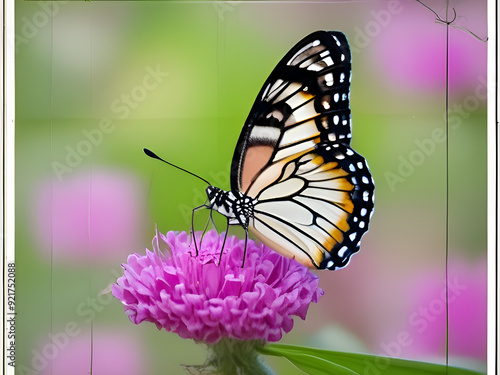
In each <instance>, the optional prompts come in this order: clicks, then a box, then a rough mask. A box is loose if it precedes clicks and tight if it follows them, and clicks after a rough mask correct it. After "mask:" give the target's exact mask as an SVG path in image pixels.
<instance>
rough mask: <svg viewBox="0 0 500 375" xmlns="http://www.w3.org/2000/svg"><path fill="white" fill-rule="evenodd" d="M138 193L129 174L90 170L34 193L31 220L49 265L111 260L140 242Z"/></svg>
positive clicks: (140, 191) (141, 213)
mask: <svg viewBox="0 0 500 375" xmlns="http://www.w3.org/2000/svg"><path fill="white" fill-rule="evenodd" d="M144 196H145V193H144V188H143V187H142V186H141V184H140V182H139V181H138V179H137V178H135V177H134V176H133V175H132V174H130V173H125V172H119V171H116V170H111V169H109V170H104V169H101V170H92V172H90V173H76V172H75V173H74V175H68V176H67V177H66V178H65V179H64V180H63V181H57V180H55V179H53V180H52V181H47V182H44V183H42V184H40V185H38V186H37V188H36V191H35V205H34V220H35V223H34V224H35V229H36V233H37V235H38V239H39V241H40V242H41V244H42V246H40V249H43V251H44V254H45V255H46V256H49V254H50V251H51V247H52V251H53V258H54V261H56V262H57V261H66V262H80V261H98V262H102V261H105V260H116V259H117V258H119V257H123V256H124V255H125V254H128V253H129V252H130V249H131V248H133V247H134V245H137V246H138V244H139V243H140V242H141V240H140V236H141V234H142V228H144V224H145V222H146V209H145V202H142V199H141V197H144Z"/></svg>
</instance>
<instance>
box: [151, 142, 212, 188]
mask: <svg viewBox="0 0 500 375" xmlns="http://www.w3.org/2000/svg"><path fill="white" fill-rule="evenodd" d="M143 151H144V153H145V154H146V155H147V156H149V157H150V158H153V159H158V160H160V161H162V162H164V163H167V164H168V165H171V166H172V167H175V168H177V169H180V170H181V171H184V172H186V173H189V174H190V175H191V176H194V177H197V178H199V179H200V180H202V181H204V182H206V183H207V184H208V185H209V186H212V184H211V183H210V182H208V181H207V180H205V179H204V178H202V177H200V176H198V175H197V174H194V173H193V172H189V171H188V170H186V169H184V168H181V167H179V166H177V165H175V164H172V163H170V162H168V161H166V160H163V159H162V158H160V157H159V156H158V155H156V154H155V153H154V152H153V151H151V150H149V149H147V148H144V149H143Z"/></svg>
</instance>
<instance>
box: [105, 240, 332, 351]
mask: <svg viewBox="0 0 500 375" xmlns="http://www.w3.org/2000/svg"><path fill="white" fill-rule="evenodd" d="M223 236H224V234H221V235H220V236H219V235H218V234H217V233H216V232H215V231H210V232H208V233H207V234H206V235H205V236H204V237H203V242H202V244H201V245H200V246H199V255H198V256H196V255H195V250H194V246H193V247H192V248H191V247H190V244H189V242H190V241H189V238H188V235H187V234H186V233H185V232H181V233H179V234H176V233H175V232H168V233H167V235H166V236H164V235H162V234H159V235H157V236H156V237H155V239H154V240H153V249H154V251H153V252H150V251H147V252H146V255H138V254H133V255H130V256H129V257H128V260H127V264H124V265H123V267H124V269H125V271H124V276H122V277H120V278H119V279H118V281H117V285H116V284H115V285H113V295H114V296H115V297H116V298H118V299H119V300H120V301H121V302H122V304H123V306H124V308H125V313H126V314H127V315H128V317H129V318H130V320H131V321H132V322H133V323H135V324H139V323H141V322H143V321H149V322H153V323H155V324H156V326H157V327H158V329H161V328H164V329H165V330H167V331H172V332H175V333H177V334H178V335H179V336H181V337H182V338H191V339H194V340H196V341H203V342H206V343H208V344H214V343H217V342H219V341H220V340H221V339H222V338H230V339H236V340H263V341H279V340H280V339H281V337H282V335H283V332H285V333H287V332H289V331H290V330H291V329H292V327H293V319H292V315H296V316H299V317H300V318H302V319H305V317H306V313H307V310H308V307H309V304H310V303H311V302H317V301H318V299H319V297H320V296H321V295H322V294H323V290H321V289H320V288H318V283H319V279H318V277H317V276H316V275H314V274H313V273H311V272H310V271H309V270H308V269H307V268H305V267H303V266H302V265H301V264H299V263H298V262H296V261H295V260H292V259H288V258H285V257H283V256H281V255H279V254H277V253H276V252H274V251H272V250H271V249H269V248H267V247H265V246H264V245H262V244H259V245H257V244H255V243H254V242H253V241H251V240H249V241H248V244H247V249H246V261H245V267H244V268H242V267H241V265H242V260H243V253H244V246H245V241H244V240H240V239H238V238H236V237H234V236H230V237H228V238H227V241H226V243H225V245H224V253H223V255H222V259H221V263H220V264H218V263H219V256H220V251H221V246H222V242H223ZM164 245H166V246H168V248H169V249H170V251H171V254H170V256H167V257H165V256H164V255H163V254H162V253H161V252H160V251H159V249H158V247H161V248H163V247H164Z"/></svg>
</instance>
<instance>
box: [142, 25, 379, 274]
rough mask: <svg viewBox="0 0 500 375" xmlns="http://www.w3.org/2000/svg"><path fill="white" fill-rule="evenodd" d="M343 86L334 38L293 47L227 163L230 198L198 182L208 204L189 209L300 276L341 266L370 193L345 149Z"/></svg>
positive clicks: (345, 67) (354, 248) (330, 34)
mask: <svg viewBox="0 0 500 375" xmlns="http://www.w3.org/2000/svg"><path fill="white" fill-rule="evenodd" d="M350 80H351V53H350V49H349V44H348V42H347V39H346V37H345V35H344V34H343V33H341V32H338V31H317V32H314V33H312V34H310V35H308V36H306V37H305V38H303V39H302V40H301V41H300V42H298V43H297V44H296V45H295V46H294V47H293V48H292V49H291V50H290V51H289V52H288V53H287V54H286V55H285V56H284V57H283V58H282V59H281V61H280V62H279V63H278V65H277V66H276V67H275V69H274V70H273V71H272V72H271V74H270V76H269V77H268V79H267V80H266V81H265V83H264V85H263V87H262V89H261V90H260V92H259V94H258V96H257V99H256V100H255V103H254V104H253V106H252V108H251V110H250V114H249V115H248V118H247V120H246V122H245V124H244V126H243V129H242V131H241V134H240V137H239V139H238V142H237V143H236V149H235V152H234V156H233V159H232V164H231V177H230V180H231V190H230V191H224V190H222V189H220V188H218V187H215V186H211V185H210V183H208V181H206V180H204V179H202V180H204V181H205V182H207V184H208V185H209V186H208V187H207V189H206V193H207V197H208V201H207V203H206V204H204V205H202V206H200V207H197V208H196V209H198V208H209V209H210V210H215V211H217V212H219V213H220V214H222V215H224V216H226V217H227V223H228V225H241V226H242V227H243V228H244V230H245V234H246V238H248V230H250V232H251V233H252V234H253V235H254V236H255V237H257V238H258V239H259V240H260V241H261V242H262V243H263V244H265V245H266V246H268V247H270V248H271V249H273V250H275V251H276V252H278V253H280V254H282V255H284V256H286V257H289V258H295V259H296V260H297V261H299V262H300V263H302V264H304V265H305V266H307V267H310V268H318V269H330V270H335V269H338V268H342V267H344V266H346V265H347V263H348V262H349V260H350V257H351V255H352V254H354V253H356V252H358V251H359V247H360V240H361V237H362V236H363V235H364V234H365V233H366V231H367V230H368V226H369V222H370V219H371V216H372V214H373V208H374V189H375V185H374V181H373V178H372V176H371V173H370V170H369V168H368V165H367V163H366V161H365V159H364V158H363V157H362V156H361V155H360V154H358V153H357V152H355V151H354V150H353V149H352V148H351V147H350V141H351V112H350V108H349V87H350ZM145 152H146V153H147V154H148V155H149V156H152V157H156V158H158V159H160V158H159V157H157V156H156V155H155V154H153V153H152V152H151V151H149V150H146V149H145ZM160 160H163V159H160ZM163 161H164V160H163ZM169 164H170V163H169ZM177 168H179V167H177ZM180 169H182V168H180ZM188 173H191V172H188ZM197 177H198V176H197ZM196 209H195V210H196ZM195 210H193V213H194V211H195ZM226 235H227V231H226Z"/></svg>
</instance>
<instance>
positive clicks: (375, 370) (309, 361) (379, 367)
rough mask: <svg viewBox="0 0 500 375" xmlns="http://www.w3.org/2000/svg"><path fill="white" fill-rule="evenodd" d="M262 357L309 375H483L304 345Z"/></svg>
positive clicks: (275, 348)
mask: <svg viewBox="0 0 500 375" xmlns="http://www.w3.org/2000/svg"><path fill="white" fill-rule="evenodd" d="M260 352H261V353H262V354H266V355H272V356H275V357H284V358H286V359H288V360H289V361H290V362H291V363H292V364H293V365H295V366H296V367H297V368H299V369H300V370H302V371H304V372H305V373H307V374H309V375H323V374H329V375H332V374H334V375H356V374H357V375H379V374H382V375H421V374H431V375H432V374H436V375H437V374H439V375H445V374H446V375H480V374H481V373H479V372H476V371H472V370H466V369H462V368H458V367H446V366H444V365H438V364H433V363H427V362H418V361H410V360H406V359H399V358H389V357H383V356H375V355H368V354H358V353H343V352H333V351H329V350H320V349H313V348H306V347H301V346H292V345H280V344H270V345H266V346H264V347H263V348H261V349H260Z"/></svg>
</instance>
